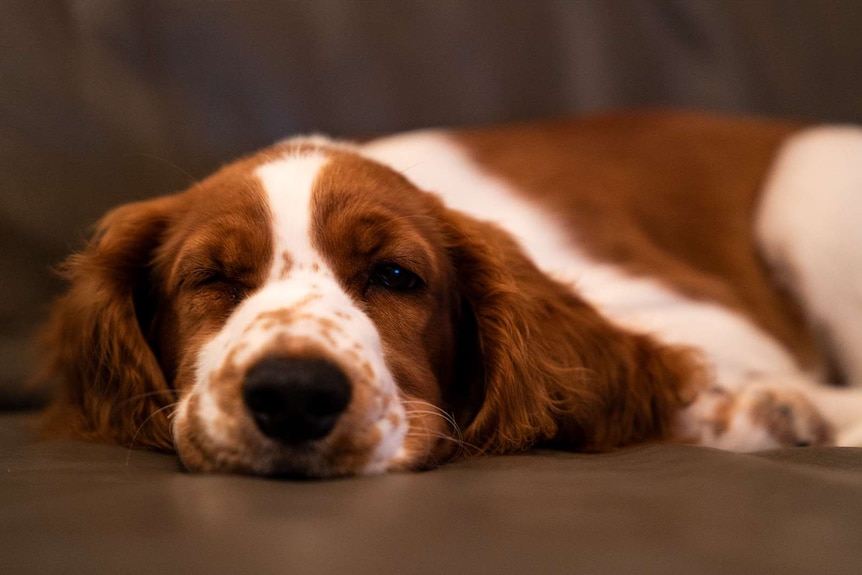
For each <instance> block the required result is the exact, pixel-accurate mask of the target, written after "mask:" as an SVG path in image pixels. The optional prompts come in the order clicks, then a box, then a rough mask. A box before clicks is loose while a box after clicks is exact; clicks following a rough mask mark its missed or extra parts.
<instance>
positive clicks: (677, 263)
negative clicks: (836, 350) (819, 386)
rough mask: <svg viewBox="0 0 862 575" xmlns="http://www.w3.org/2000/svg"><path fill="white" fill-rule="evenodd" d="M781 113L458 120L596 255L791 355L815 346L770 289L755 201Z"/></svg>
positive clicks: (484, 157) (492, 163)
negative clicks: (470, 123) (741, 320)
mask: <svg viewBox="0 0 862 575" xmlns="http://www.w3.org/2000/svg"><path fill="white" fill-rule="evenodd" d="M798 129H799V126H798V125H796V124H793V123H790V122H779V121H772V120H753V119H749V118H745V119H743V118H740V119H734V118H728V117H715V116H708V115H704V114H693V113H679V112H655V113H636V114H611V115H606V116H596V117H590V118H585V119H572V120H566V121H552V122H545V123H533V124H527V125H515V126H506V127H501V128H493V129H481V130H474V131H470V130H468V131H464V132H461V133H459V134H458V138H459V140H460V141H461V142H462V143H463V144H465V145H466V146H467V147H468V149H469V150H470V151H471V152H472V154H473V156H474V158H475V160H476V161H477V162H478V163H479V164H480V165H482V166H485V167H486V168H487V169H489V170H490V171H491V173H493V174H495V175H499V176H502V177H504V178H506V179H507V180H509V181H510V182H512V183H513V184H514V188H515V189H517V190H518V191H520V192H521V193H523V194H525V195H527V196H529V197H531V198H534V199H535V200H536V201H539V202H541V203H543V204H544V205H547V206H549V207H550V209H551V212H552V213H554V214H555V216H556V217H558V218H560V219H561V222H562V223H563V224H564V226H565V228H566V229H567V230H569V232H570V233H571V234H572V235H573V238H574V240H575V241H577V244H578V245H579V246H581V247H583V248H584V249H585V250H587V251H588V252H589V253H590V254H591V255H592V256H593V257H594V258H595V259H597V260H598V261H606V262H612V263H615V264H617V265H619V266H621V267H622V268H623V269H625V270H627V271H629V272H630V273H632V274H633V275H636V276H647V277H654V278H661V280H662V281H663V282H665V283H667V284H668V285H669V286H671V287H673V288H675V289H676V290H678V291H679V292H680V293H682V294H683V295H686V296H689V297H692V298H695V299H700V300H709V301H714V302H716V303H719V304H721V305H723V306H726V307H728V308H730V309H734V310H738V311H740V312H742V313H743V314H745V315H746V317H749V318H751V319H752V320H754V321H755V322H757V323H758V324H759V325H760V326H761V327H762V328H763V329H765V330H766V331H768V332H769V333H771V334H772V335H773V336H775V337H776V338H777V339H778V340H779V341H781V342H782V343H783V344H785V345H786V346H787V347H788V349H789V350H790V351H791V352H792V353H794V354H795V355H796V358H797V359H798V360H799V362H800V364H801V365H803V366H805V367H812V366H815V365H816V364H817V363H818V361H819V358H818V354H817V351H816V348H815V343H814V340H813V338H812V337H811V332H810V331H809V330H808V329H807V326H806V322H805V320H804V319H803V316H802V314H801V313H800V310H799V309H798V306H796V305H795V304H794V302H793V301H792V300H791V299H790V297H788V294H786V293H785V292H783V291H781V290H780V289H777V287H776V284H775V281H774V278H773V276H772V273H771V272H770V270H768V269H767V268H766V266H765V264H764V262H763V260H762V258H761V254H760V252H759V249H758V247H757V245H756V241H755V238H754V231H753V219H754V210H755V208H756V206H757V200H758V194H759V192H760V189H761V188H762V184H763V181H764V178H765V177H766V174H767V170H768V169H769V166H770V163H771V161H772V159H773V157H774V155H775V152H776V148H777V147H778V146H779V145H780V144H781V143H782V142H783V141H784V140H785V139H786V138H787V136H788V135H790V134H791V133H793V132H794V131H796V130H798Z"/></svg>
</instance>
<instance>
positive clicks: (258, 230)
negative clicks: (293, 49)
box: [45, 113, 862, 477]
mask: <svg viewBox="0 0 862 575" xmlns="http://www.w3.org/2000/svg"><path fill="white" fill-rule="evenodd" d="M860 216H862V130H859V129H856V128H852V127H825V128H804V129H803V128H801V127H799V126H796V125H791V124H786V123H781V122H772V121H761V120H743V119H730V118H715V117H705V116H700V115H694V114H674V113H651V114H632V115H609V116H602V117H595V118H587V119H576V120H569V121H554V122H546V123H537V124H529V125H519V126H509V127H497V128H491V129H477V130H462V131H423V132H417V133H409V134H404V135H397V136H393V137H387V138H383V139H379V140H375V141H371V142H367V143H363V144H355V145H354V144H348V143H342V142H334V141H331V140H328V139H325V138H322V137H310V138H297V139H292V140H288V141H285V142H282V143H280V144H278V145H276V146H274V147H272V148H270V149H267V150H264V151H262V152H259V153H256V154H254V155H251V156H249V157H246V158H244V159H242V160H239V161H238V162H236V163H233V164H231V165H229V166H227V167H224V168H222V169H221V170H219V171H218V172H216V173H215V174H214V175H213V176H211V177H209V178H207V179H206V180H204V181H202V182H200V183H197V184H195V185H194V186H192V187H191V188H190V189H189V190H187V191H185V192H183V193H180V194H177V195H173V196H168V197H162V198H158V199H154V200H151V201H145V202H139V203H134V204H129V205H125V206H122V207H119V208H117V209H115V210H114V211H112V212H110V213H109V214H108V215H107V216H105V218H104V219H103V220H102V221H101V222H100V224H99V225H98V228H97V231H96V233H95V236H94V238H93V239H92V240H91V242H90V243H89V245H88V246H87V247H86V249H85V250H84V251H83V252H82V253H79V254H77V255H73V256H72V257H71V258H70V259H69V260H68V261H67V262H66V264H65V266H64V272H65V276H66V278H67V279H68V281H69V282H70V287H69V290H68V292H67V293H66V294H65V295H64V296H62V297H61V298H60V299H59V300H58V301H57V302H56V304H55V307H54V308H53V315H52V318H51V321H50V324H49V326H48V328H47V333H46V337H45V342H46V346H47V347H46V349H47V351H48V352H49V354H50V369H51V370H52V371H53V372H55V373H56V374H58V375H59V376H60V377H61V378H62V379H63V380H64V382H65V385H64V387H63V389H62V393H61V394H60V396H59V397H58V399H57V400H56V402H55V403H54V404H53V406H52V407H51V408H50V409H49V411H48V412H47V421H48V427H49V428H51V429H53V430H54V431H58V430H59V431H63V432H65V433H67V434H72V435H74V436H77V437H84V438H92V439H98V440H103V441H109V442H115V443H120V444H124V445H130V446H134V447H142V446H145V447H150V448H156V449H162V450H175V451H176V452H177V453H178V454H179V457H180V459H181V461H182V463H183V464H184V466H185V467H186V468H188V469H190V470H198V471H219V472H241V473H251V474H259V475H301V476H310V477H329V476H336V475H349V474H371V473H380V472H384V471H389V470H417V469H423V468H428V467H433V466H436V465H439V464H441V463H443V462H446V461H449V460H452V459H454V458H459V457H468V456H474V455H478V454H489V453H509V452H514V451H517V450H523V449H526V448H529V447H531V446H534V445H537V444H539V445H550V446H556V447H559V448H564V449H573V450H583V451H588V452H600V451H605V450H610V449H614V448H616V447H618V446H624V445H628V444H633V443H637V442H645V441H657V440H658V441H663V440H666V441H679V442H689V443H696V444H700V445H706V446H713V447H718V448H723V449H731V450H741V451H745V450H760V449H769V448H775V447H781V446H806V445H835V444H837V445H860V444H862V389H860V388H856V389H854V388H852V386H847V385H845V386H841V387H839V386H829V385H826V383H827V382H828V381H830V380H831V381H832V382H834V381H835V379H834V378H835V377H837V376H839V375H840V377H841V378H842V381H844V382H846V383H848V384H856V385H860V384H862V249H860V246H862V226H861V225H860V224H859V220H860Z"/></svg>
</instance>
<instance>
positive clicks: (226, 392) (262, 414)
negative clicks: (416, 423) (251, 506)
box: [174, 277, 406, 475]
mask: <svg viewBox="0 0 862 575" xmlns="http://www.w3.org/2000/svg"><path fill="white" fill-rule="evenodd" d="M272 358H281V359H278V360H273V359H272ZM273 361H275V362H276V363H279V365H278V366H275V367H278V368H281V369H282V371H283V370H284V368H286V367H288V366H287V364H286V363H285V362H287V363H291V362H293V363H295V365H293V366H292V367H296V365H303V366H304V368H303V369H306V372H307V368H308V367H309V366H315V367H314V369H313V370H312V371H316V373H315V374H312V376H313V377H312V376H308V377H306V376H307V375H308V373H305V375H303V376H301V377H299V379H301V380H304V381H299V382H298V381H296V379H297V378H296V377H293V376H282V375H279V376H274V375H273V370H274V369H275V368H274V365H273ZM267 365H268V366H269V367H268V368H263V369H264V371H266V370H268V371H269V372H270V373H269V375H273V377H269V376H267V377H266V378H262V377H261V376H260V373H261V369H262V368H261V366H267ZM321 366H326V367H321ZM276 371H277V370H276ZM335 374H337V376H336V375H335ZM267 378H268V379H269V381H265V382H264V383H261V381H262V379H263V380H266V379H267ZM315 378H316V379H317V380H318V381H317V382H316V383H315V382H312V383H309V382H311V381H312V380H314V379H315ZM273 381H275V383H273ZM249 382H251V383H249ZM282 384H284V385H282ZM306 384H308V385H306ZM314 385H318V386H319V387H322V388H325V389H323V391H321V389H317V390H314V389H311V387H313V386H314ZM250 388H254V390H255V391H253V393H249V389H250ZM261 390H263V391H261ZM327 390H328V391H327ZM330 392H331V393H330ZM324 396H326V397H324ZM321 397H323V399H325V401H323V400H322V399H320V398H321ZM274 399H277V400H278V402H276V403H280V404H281V406H282V407H283V408H284V409H280V408H277V407H272V406H271V405H270V406H267V405H266V403H267V402H270V403H271V402H273V401H274ZM300 400H302V401H300ZM318 400H319V401H318ZM321 402H323V403H326V404H327V405H329V407H332V406H334V408H333V409H328V408H327V409H328V411H327V413H323V414H322V415H321V414H318V415H315V414H314V413H313V412H314V411H315V410H317V411H320V409H319V408H320V405H322V403H321ZM319 404H320V405H319ZM336 404H337V405H336ZM405 425H406V423H405V418H404V416H403V408H402V407H401V405H400V402H399V401H398V398H397V390H396V386H395V383H394V381H393V378H392V375H391V374H390V373H389V370H388V368H387V366H386V365H385V363H384V362H383V360H382V352H381V342H380V338H379V335H378V333H377V331H376V328H375V326H374V324H373V323H372V321H371V320H370V319H369V318H368V317H367V316H365V314H364V313H363V312H362V311H361V310H359V309H358V308H357V307H356V306H355V305H354V304H353V302H352V301H351V300H350V298H349V296H347V295H346V294H345V293H344V292H343V291H342V290H341V289H340V288H339V287H338V285H337V284H336V283H335V282H334V280H332V279H330V278H327V277H319V278H315V280H314V281H311V282H310V281H307V279H306V280H305V281H301V282H300V281H297V280H296V279H295V278H288V279H279V280H277V281H272V282H270V283H269V284H267V285H265V286H263V288H262V289H260V290H259V291H258V292H257V293H255V294H252V295H251V296H250V297H249V298H247V299H246V300H245V301H243V302H241V304H240V305H239V306H238V307H237V308H236V309H235V310H234V312H233V313H232V315H231V316H230V317H229V318H228V320H227V322H226V323H225V325H224V326H223V327H222V329H221V330H220V331H219V332H218V333H217V334H216V335H215V336H214V337H213V338H212V339H211V340H210V341H209V342H208V343H206V344H205V345H204V346H203V348H202V350H201V352H200V354H199V358H198V364H197V379H196V381H195V384H194V385H193V386H192V389H191V390H190V391H189V393H188V394H187V396H186V397H185V398H184V400H183V405H182V406H181V409H180V410H179V411H178V415H177V418H176V422H175V425H174V436H175V440H176V442H177V445H178V449H179V452H180V456H181V458H183V451H184V449H183V448H184V446H186V451H188V450H191V449H192V447H191V446H190V442H189V437H188V436H189V435H191V436H193V438H194V441H196V443H197V444H196V445H195V446H194V450H195V456H192V457H189V458H188V459H189V460H190V461H191V465H190V464H189V462H187V463H186V464H187V466H189V467H193V468H195V467H197V468H201V469H206V470H210V469H211V468H214V469H215V470H218V469H219V468H224V470H228V471H249V472H252V473H263V474H275V473H281V472H291V473H292V472H297V473H303V474H311V475H336V474H344V473H364V472H374V471H382V470H384V468H385V466H386V464H387V463H388V461H389V460H391V459H392V458H393V457H394V456H395V453H396V451H397V450H398V448H399V447H400V443H401V438H402V437H403V435H404V433H405V431H404V429H403V428H404V426H405ZM190 428H194V430H195V432H194V433H192V434H190V433H189V429H190ZM298 450H301V451H303V454H302V456H298V455H297V453H296V452H297V451H298ZM198 452H202V453H198ZM202 459H204V460H206V463H204V464H199V463H198V461H199V460H202ZM184 460H185V458H184ZM262 466H263V468H262Z"/></svg>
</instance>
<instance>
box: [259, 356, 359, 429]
mask: <svg viewBox="0 0 862 575" xmlns="http://www.w3.org/2000/svg"><path fill="white" fill-rule="evenodd" d="M350 396H351V388H350V382H349V381H348V379H347V376H346V375H344V372H342V371H341V370H340V369H339V368H338V367H337V366H335V365H334V364H332V363H330V362H328V361H325V360H322V359H299V358H291V357H271V358H266V359H263V360H261V361H260V362H258V363H257V364H256V365H255V366H254V367H252V368H251V369H250V370H249V371H248V373H247V374H246V377H245V387H244V389H243V398H244V399H245V404H246V406H247V407H248V409H249V411H250V412H251V414H252V417H254V421H255V423H256V424H257V426H258V428H259V429H260V430H261V431H262V432H263V433H264V434H266V435H267V436H269V437H271V438H273V439H277V440H279V441H282V442H284V443H288V444H299V443H303V442H306V441H313V440H315V439H320V438H322V437H326V436H327V435H328V434H329V432H330V431H332V428H333V427H334V426H335V423H336V421H338V417H339V415H341V413H342V412H343V411H344V410H345V408H347V404H348V403H350Z"/></svg>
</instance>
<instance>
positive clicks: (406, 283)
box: [371, 263, 422, 291]
mask: <svg viewBox="0 0 862 575" xmlns="http://www.w3.org/2000/svg"><path fill="white" fill-rule="evenodd" d="M371 282H372V283H374V284H376V285H379V286H383V287H385V288H389V289H391V290H398V291H407V290H414V289H417V288H419V287H421V286H422V279H421V278H420V277H419V276H417V275H416V274H414V273H413V272H411V271H410V270H408V269H407V268H405V267H402V266H399V265H397V264H390V263H384V264H378V265H377V266H375V268H374V270H373V271H372V273H371Z"/></svg>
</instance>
